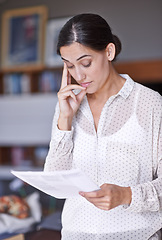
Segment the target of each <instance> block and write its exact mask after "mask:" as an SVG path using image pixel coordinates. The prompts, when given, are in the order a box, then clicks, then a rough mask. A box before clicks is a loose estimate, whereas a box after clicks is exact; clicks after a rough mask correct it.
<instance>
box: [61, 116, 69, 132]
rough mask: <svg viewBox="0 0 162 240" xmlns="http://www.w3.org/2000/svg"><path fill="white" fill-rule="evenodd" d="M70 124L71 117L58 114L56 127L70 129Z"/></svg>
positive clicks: (64, 129)
mask: <svg viewBox="0 0 162 240" xmlns="http://www.w3.org/2000/svg"><path fill="white" fill-rule="evenodd" d="M71 126H72V118H69V117H63V116H61V115H60V116H59V119H58V128H59V129H60V130H63V131H70V130H71Z"/></svg>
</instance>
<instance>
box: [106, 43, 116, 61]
mask: <svg viewBox="0 0 162 240" xmlns="http://www.w3.org/2000/svg"><path fill="white" fill-rule="evenodd" d="M106 53H107V59H108V61H110V62H111V61H112V60H113V59H114V58H115V45H114V43H109V44H108V45H107V47H106Z"/></svg>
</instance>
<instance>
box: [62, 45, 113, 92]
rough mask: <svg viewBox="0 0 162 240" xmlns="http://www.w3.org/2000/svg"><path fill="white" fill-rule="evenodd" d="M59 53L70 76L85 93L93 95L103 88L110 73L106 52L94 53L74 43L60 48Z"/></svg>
mask: <svg viewBox="0 0 162 240" xmlns="http://www.w3.org/2000/svg"><path fill="white" fill-rule="evenodd" d="M60 53H61V57H62V59H63V60H64V62H65V64H66V65H67V68H68V71H69V73H70V74H71V76H72V77H73V78H74V79H75V80H76V81H77V83H78V84H80V85H81V86H83V87H86V88H87V93H90V94H92V93H95V92H97V91H99V90H100V89H101V88H102V87H104V85H105V84H106V82H107V81H108V77H109V73H110V69H109V61H108V57H107V52H106V50H103V51H94V50H92V49H91V48H88V47H85V46H83V45H81V44H79V43H77V42H74V43H72V44H71V45H69V46H64V47H61V49H60Z"/></svg>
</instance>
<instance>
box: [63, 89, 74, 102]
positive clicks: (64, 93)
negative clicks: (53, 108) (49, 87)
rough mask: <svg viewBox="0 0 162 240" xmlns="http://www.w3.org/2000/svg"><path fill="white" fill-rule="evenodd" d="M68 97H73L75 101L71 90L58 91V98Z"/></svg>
mask: <svg viewBox="0 0 162 240" xmlns="http://www.w3.org/2000/svg"><path fill="white" fill-rule="evenodd" d="M68 97H71V98H73V99H74V101H75V102H77V99H76V96H75V94H74V93H73V92H72V91H66V92H59V93H58V98H59V99H63V100H65V99H67V98H68Z"/></svg>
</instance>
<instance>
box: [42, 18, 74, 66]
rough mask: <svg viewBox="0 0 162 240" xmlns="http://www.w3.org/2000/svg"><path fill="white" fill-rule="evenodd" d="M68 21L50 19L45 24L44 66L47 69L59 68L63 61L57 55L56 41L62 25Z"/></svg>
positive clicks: (65, 19) (66, 19)
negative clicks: (47, 67)
mask: <svg viewBox="0 0 162 240" xmlns="http://www.w3.org/2000/svg"><path fill="white" fill-rule="evenodd" d="M69 19H70V17H67V18H58V19H57V18H56V19H51V20H49V21H48V23H47V29H46V46H45V64H46V66H49V67H61V66H63V61H62V59H61V57H60V56H59V55H57V49H56V47H57V40H58V35H59V32H60V30H61V28H62V27H63V25H64V24H65V23H66V22H67V21H68V20H69Z"/></svg>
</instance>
